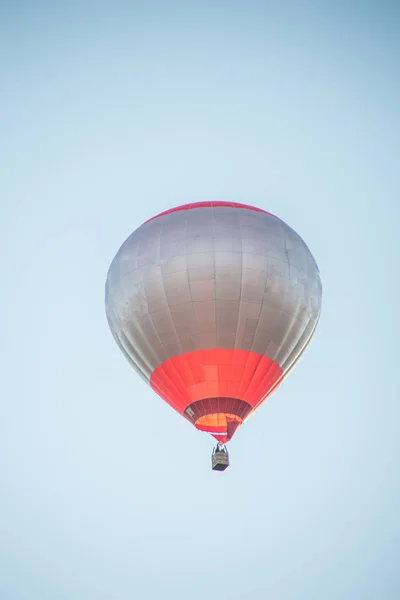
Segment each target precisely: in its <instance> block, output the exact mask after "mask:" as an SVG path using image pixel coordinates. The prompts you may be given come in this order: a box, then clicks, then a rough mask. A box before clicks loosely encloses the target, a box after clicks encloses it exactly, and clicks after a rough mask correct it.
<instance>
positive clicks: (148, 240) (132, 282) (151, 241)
mask: <svg viewBox="0 0 400 600" xmlns="http://www.w3.org/2000/svg"><path fill="white" fill-rule="evenodd" d="M321 296H322V287H321V281H320V276H319V270H318V267H317V264H316V262H315V260H314V258H313V256H312V255H311V252H310V250H309V249H308V247H307V246H306V244H305V243H304V242H303V240H302V239H301V238H300V236H299V235H298V234H297V233H296V232H295V231H293V229H291V228H290V227H289V226H288V225H286V224H285V223H284V222H283V221H282V220H281V219H279V218H277V217H275V216H274V215H271V214H270V213H267V212H265V211H263V210H262V209H259V208H256V207H251V206H247V205H243V204H238V203H229V202H202V203H196V204H187V205H184V206H180V207H176V208H173V209H171V210H169V211H166V212H164V213H162V214H160V215H158V216H157V217H154V218H152V219H150V220H149V221H147V222H146V223H144V224H143V225H141V226H140V227H139V228H138V229H137V230H136V231H134V232H133V233H132V235H130V236H129V238H128V239H127V240H126V241H125V243H124V244H123V245H122V246H121V248H120V250H119V251H118V253H117V255H116V256H115V258H114V260H113V262H112V264H111V266H110V269H109V272H108V277H107V283H106V313H107V318H108V322H109V325H110V328H111V331H112V333H113V336H114V338H115V340H116V342H117V344H118V345H119V347H120V348H121V350H122V352H123V353H124V354H125V356H126V357H127V359H128V360H129V362H130V363H131V365H132V366H133V368H134V369H135V370H136V371H137V372H138V373H139V375H140V376H141V377H143V379H144V380H145V381H146V382H147V383H148V384H149V385H151V387H152V388H153V389H154V390H155V391H156V392H157V394H159V395H160V396H161V397H162V398H163V399H164V400H165V401H166V402H168V404H170V405H171V406H172V407H173V408H174V409H175V410H176V411H178V412H179V413H180V414H181V415H182V416H184V417H185V418H186V419H187V420H188V421H190V422H191V423H192V424H193V425H194V426H195V427H196V428H197V429H199V430H202V431H205V432H208V433H210V434H211V435H213V436H214V437H215V438H216V439H217V440H218V441H220V442H222V443H225V442H227V441H229V440H230V439H231V437H232V436H233V434H234V433H235V431H236V430H237V428H238V427H239V426H240V425H241V424H242V423H243V422H244V421H245V419H247V418H248V417H249V416H250V415H251V414H252V413H254V411H255V410H256V409H257V408H258V407H259V406H260V404H261V403H262V402H263V401H264V400H265V399H266V398H267V397H268V396H269V395H270V394H271V393H272V392H273V391H274V390H275V389H276V388H277V386H278V385H279V384H280V383H281V382H282V381H283V379H284V378H285V376H286V375H287V374H288V373H289V371H290V370H291V369H292V367H293V366H294V365H295V364H296V362H297V361H298V359H299V358H300V356H301V355H302V353H303V351H304V350H305V348H306V346H307V344H308V343H309V341H310V339H311V337H312V335H313V333H314V330H315V327H316V325H317V322H318V319H319V315H320V310H321Z"/></svg>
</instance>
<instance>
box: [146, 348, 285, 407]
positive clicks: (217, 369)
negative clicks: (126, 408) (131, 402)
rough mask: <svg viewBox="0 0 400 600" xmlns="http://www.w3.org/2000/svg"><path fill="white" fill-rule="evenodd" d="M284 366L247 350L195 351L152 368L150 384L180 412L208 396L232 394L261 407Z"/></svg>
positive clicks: (279, 380) (281, 376)
mask: <svg viewBox="0 0 400 600" xmlns="http://www.w3.org/2000/svg"><path fill="white" fill-rule="evenodd" d="M282 378H283V372H282V369H281V367H280V366H279V365H278V364H277V363H276V362H274V361H273V360H271V359H270V358H268V357H267V356H263V355H261V354H257V353H255V352H251V351H248V350H238V349H232V350H229V349H228V350H225V349H221V348H215V349H212V350H196V351H194V352H187V353H184V354H180V355H179V356H175V357H174V358H170V359H168V360H166V361H165V362H164V363H162V364H161V365H159V366H158V367H157V368H156V369H155V371H153V373H152V375H151V378H150V385H151V387H152V388H153V389H154V391H155V392H157V394H158V395H159V396H161V398H163V399H164V400H165V401H166V402H168V404H170V405H171V406H172V407H173V408H174V409H175V410H177V411H178V412H179V413H180V414H183V413H184V411H185V409H186V408H187V407H188V406H189V405H190V404H192V402H196V401H197V400H203V399H205V398H217V397H229V398H239V399H241V400H244V401H245V402H248V404H250V405H251V407H252V408H253V409H254V408H258V406H259V405H260V404H261V403H262V402H263V401H264V400H265V399H266V398H267V397H268V395H269V394H270V393H271V392H272V391H273V390H274V389H275V388H276V387H277V386H278V385H279V384H280V382H281V381H282Z"/></svg>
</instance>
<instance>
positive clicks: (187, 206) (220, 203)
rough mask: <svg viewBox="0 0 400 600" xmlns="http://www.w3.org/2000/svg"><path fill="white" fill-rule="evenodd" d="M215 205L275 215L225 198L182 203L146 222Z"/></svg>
mask: <svg viewBox="0 0 400 600" xmlns="http://www.w3.org/2000/svg"><path fill="white" fill-rule="evenodd" d="M213 206H229V207H230V208H248V209H249V210H255V211H256V212H262V213H265V214H267V215H271V216H272V217H273V216H275V215H272V213H270V212H267V211H266V210H263V209H262V208H258V207H257V206H249V205H248V204H241V203H240V202H225V201H223V200H213V201H208V202H192V203H190V204H182V205H181V206H175V207H174V208H170V209H168V210H164V212H162V213H160V214H158V215H156V216H155V217H151V218H150V219H147V221H145V223H148V222H149V221H153V219H157V218H158V217H162V216H163V215H169V214H170V213H174V212H178V211H179V210H192V209H193V208H212V207H213Z"/></svg>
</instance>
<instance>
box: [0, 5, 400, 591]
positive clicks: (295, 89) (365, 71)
mask: <svg viewBox="0 0 400 600" xmlns="http://www.w3.org/2000/svg"><path fill="white" fill-rule="evenodd" d="M399 7H400V5H399V3H398V2H395V1H393V2H389V1H376V2H368V1H366V0H365V1H362V2H361V1H360V2H352V1H348V2H340V1H336V2H324V1H321V2H300V1H299V2H297V1H293V2H284V1H281V2H268V1H264V2H261V1H260V2H257V1H252V0H247V1H242V2H239V1H235V0H230V1H229V2H228V1H223V0H221V1H219V2H211V1H207V0H202V1H201V2H200V1H199V2H175V1H167V0H165V1H160V2H152V1H151V0H147V1H143V2H135V1H134V0H133V1H131V2H118V0H117V1H115V2H101V1H100V2H53V3H41V2H36V1H35V0H31V1H30V2H25V3H24V2H18V1H16V2H4V1H3V2H1V3H0V108H1V111H0V171H1V173H0V211H1V213H0V214H1V236H0V247H1V252H0V257H1V261H2V267H1V272H2V278H1V282H2V285H1V296H0V302H1V314H2V315H3V323H2V333H1V337H0V356H1V373H2V374H1V380H2V385H1V398H0V415H1V416H0V448H1V452H0V476H1V488H0V598H1V599H2V600H128V599H129V600H131V599H138V600H139V599H140V600H153V599H154V600H155V599H158V598H164V599H167V600H169V599H171V600H181V599H184V598H185V599H186V598H190V599H191V600H200V599H201V600H203V599H204V598H219V599H220V600H245V599H247V598H249V599H251V598H257V599H258V600H264V599H268V600H320V599H321V598H323V599H324V600H369V599H371V600H377V599H379V600H397V599H398V598H399V597H400V574H399V569H398V556H399V538H400V521H399V501H400V490H399V469H398V467H399V465H398V457H399V451H400V442H399V434H400V431H399V429H400V428H399V421H400V419H399V417H400V410H399V391H400V390H399V384H398V376H397V371H398V368H399V367H398V356H399V342H398V340H399V335H400V332H399V323H398V318H399V309H398V305H397V304H398V298H399V293H400V291H399V276H398V273H399V259H400V236H399V229H398V223H399V218H400V208H399V184H400V164H399V163H400V161H399V158H400V142H399V139H400V128H399V116H400V110H399V106H400V84H399V81H400V78H399V75H400V73H399V59H400V53H399V49H400V41H399V40H400V27H399V25H400V12H399ZM213 199H225V200H231V201H239V202H247V203H249V204H255V205H258V206H260V207H262V208H264V209H265V210H267V211H270V212H272V213H274V214H276V215H277V216H279V217H281V218H282V219H283V220H285V221H286V222H287V223H288V224H289V225H290V226H291V227H293V228H294V229H295V230H296V231H297V232H298V233H299V234H300V235H301V236H302V237H303V239H304V240H305V241H306V243H307V244H308V245H309V247H310V249H311V251H312V252H313V254H314V256H315V258H316V260H317V262H318V264H319V267H320V270H321V277H322V282H323V288H324V296H323V311H322V317H321V321H320V324H319V327H318V330H317V333H316V335H315V337H314V339H313V341H312V343H311V345H310V347H309V349H308V351H307V352H306V354H305V355H304V358H303V359H302V360H301V362H300V364H299V366H298V367H297V368H296V369H295V370H294V371H293V372H292V374H291V375H290V377H289V378H288V379H287V381H286V382H285V383H284V384H283V385H282V386H281V388H280V389H279V390H278V391H277V392H276V393H275V394H274V395H273V396H272V398H271V399H270V400H268V402H266V403H265V404H264V405H263V406H262V407H261V408H260V410H259V411H258V413H257V415H256V417H254V418H252V419H250V420H249V421H248V422H247V423H246V424H245V426H244V427H243V428H242V429H241V430H240V431H239V432H238V433H237V435H236V437H235V438H234V440H233V441H232V443H231V444H230V456H231V467H230V468H229V469H228V470H227V471H226V472H225V473H223V474H221V473H213V472H212V471H211V466H210V454H211V450H212V446H213V443H212V441H211V438H207V437H206V436H205V435H204V434H201V433H199V432H197V431H196V430H195V429H194V428H193V427H192V426H191V425H190V424H189V423H188V422H186V421H185V420H184V419H182V418H180V417H179V416H178V415H177V414H176V413H175V412H174V411H173V410H172V409H171V408H170V407H169V406H167V405H165V404H164V403H163V402H162V401H161V399H159V398H158V397H157V396H156V395H155V394H154V393H153V392H152V391H151V390H150V389H149V388H147V387H146V385H145V384H144V382H142V380H141V379H140V378H139V377H138V376H137V375H136V374H135V373H134V371H133V370H132V369H131V368H130V366H129V364H128V362H127V361H126V360H125V358H124V357H123V355H122V353H121V352H120V351H119V349H118V348H117V346H116V344H115V343H114V340H113V339H112V337H111V334H110V332H109V330H108V325H107V322H106V318H105V312H104V283H105V278H106V274H107V270H108V267H109V264H110V262H111V260H112V258H113V257H114V255H115V253H116V251H117V250H118V248H119V246H120V245H121V244H122V242H123V241H124V240H125V239H126V237H127V236H128V235H129V234H130V233H131V232H132V231H133V230H134V229H136V227H138V226H139V225H140V224H141V223H142V222H143V221H144V220H146V219H148V218H149V217H151V216H153V215H154V214H156V213H157V212H160V211H162V210H165V209H168V208H170V207H172V206H175V205H178V204H182V203H185V202H193V201H197V200H213Z"/></svg>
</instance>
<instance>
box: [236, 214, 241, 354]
mask: <svg viewBox="0 0 400 600" xmlns="http://www.w3.org/2000/svg"><path fill="white" fill-rule="evenodd" d="M238 212H239V211H238ZM239 217H240V215H239V214H237V217H236V218H237V220H238V224H239V235H240V238H239V239H240V246H241V248H240V256H241V269H240V293H239V301H238V314H237V321H236V331H235V343H234V348H237V338H238V333H239V324H240V314H241V310H242V294H243V238H242V225H241V222H240V218H239Z"/></svg>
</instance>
